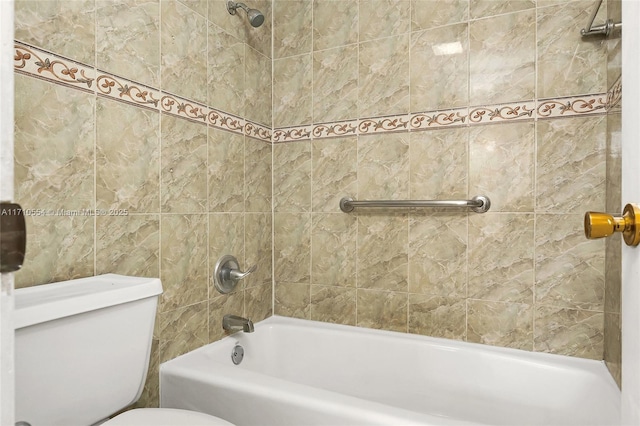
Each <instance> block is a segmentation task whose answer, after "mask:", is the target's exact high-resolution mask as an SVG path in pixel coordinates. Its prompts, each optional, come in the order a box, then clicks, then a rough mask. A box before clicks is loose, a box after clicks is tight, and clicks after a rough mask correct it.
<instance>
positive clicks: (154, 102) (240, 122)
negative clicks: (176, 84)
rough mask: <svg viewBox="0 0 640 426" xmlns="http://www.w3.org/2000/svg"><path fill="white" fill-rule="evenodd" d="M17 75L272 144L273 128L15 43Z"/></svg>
mask: <svg viewBox="0 0 640 426" xmlns="http://www.w3.org/2000/svg"><path fill="white" fill-rule="evenodd" d="M14 69H15V71H16V72H18V73H21V74H24V75H28V76H31V77H36V78H40V79H43V80H47V81H50V82H53V83H56V84H61V85H65V86H68V87H73V88H76V89H80V90H84V91H86V92H89V93H95V94H96V95H98V96H103V97H106V98H110V99H114V100H117V101H121V102H126V103H129V104H133V105H137V106H139V107H143V108H149V109H153V110H156V111H158V112H163V113H165V114H171V115H174V116H177V117H181V118H185V119H187V120H191V121H195V122H198V123H202V124H205V125H209V126H212V127H216V128H219V129H222V130H227V131H230V132H233V133H239V134H244V135H247V136H249V137H251V138H254V139H259V140H262V141H264V142H271V137H272V136H271V133H272V132H271V129H270V128H268V127H266V126H263V125H261V124H258V123H254V122H250V121H247V120H244V119H242V118H240V117H236V116H234V115H232V114H228V113H226V112H223V111H219V110H217V109H215V108H211V107H209V106H206V105H202V104H200V103H198V102H194V101H192V100H188V99H184V98H181V97H179V96H176V95H174V94H172V93H168V92H163V91H161V90H159V89H155V88H153V87H150V86H145V85H143V84H140V83H137V82H135V81H131V80H128V79H126V78H122V77H118V76H116V75H113V74H110V73H108V72H106V71H102V70H98V69H96V68H94V67H91V66H88V65H85V64H81V63H79V62H76V61H73V60H71V59H68V58H64V57H62V56H59V55H55V54H53V53H51V52H47V51H45V50H42V49H39V48H36V47H33V46H29V45H28V44H25V43H21V42H18V41H16V42H15V56H14Z"/></svg>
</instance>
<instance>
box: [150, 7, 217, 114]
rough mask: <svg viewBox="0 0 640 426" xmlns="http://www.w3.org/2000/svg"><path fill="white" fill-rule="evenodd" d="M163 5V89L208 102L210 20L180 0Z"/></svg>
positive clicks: (161, 28)
mask: <svg viewBox="0 0 640 426" xmlns="http://www.w3.org/2000/svg"><path fill="white" fill-rule="evenodd" d="M161 7H162V10H161V14H162V15H161V16H162V22H161V26H160V30H161V31H160V40H161V54H162V56H161V72H162V90H166V91H168V92H171V93H173V94H175V95H178V96H182V97H185V98H188V99H193V100H195V101H198V102H207V91H206V90H204V88H205V87H206V84H207V56H206V55H204V54H203V52H206V51H207V21H206V19H205V18H204V17H203V16H201V15H199V14H197V13H196V12H194V11H193V10H191V9H189V8H188V7H187V6H185V5H184V4H182V3H179V2H177V1H162V2H161Z"/></svg>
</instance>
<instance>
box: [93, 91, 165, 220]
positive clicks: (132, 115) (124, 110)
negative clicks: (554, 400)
mask: <svg viewBox="0 0 640 426" xmlns="http://www.w3.org/2000/svg"><path fill="white" fill-rule="evenodd" d="M96 114H97V116H96V134H97V139H96V208H98V209H106V210H108V209H126V210H128V211H129V213H152V212H158V210H159V208H160V135H159V133H160V114H159V113H158V112H156V111H150V110H147V109H144V108H137V107H135V106H132V105H127V104H124V103H120V102H114V101H111V100H106V99H102V98H98V100H97V106H96Z"/></svg>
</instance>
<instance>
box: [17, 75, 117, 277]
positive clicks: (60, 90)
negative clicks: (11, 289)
mask: <svg viewBox="0 0 640 426" xmlns="http://www.w3.org/2000/svg"><path fill="white" fill-rule="evenodd" d="M15 85H16V88H15V90H16V97H15V127H14V138H15V147H14V173H15V177H14V181H15V198H16V200H19V201H20V203H21V204H22V206H24V208H30V209H43V210H44V209H64V210H80V209H94V208H95V204H94V187H93V180H94V145H95V124H96V118H95V113H94V111H95V103H96V100H95V97H94V96H92V95H89V94H87V93H84V92H81V91H78V90H73V89H69V88H66V87H64V86H59V85H56V84H50V83H46V82H44V81H40V80H37V79H33V78H29V77H25V76H22V75H20V74H16V76H15ZM61 105H64V107H61ZM120 136H121V137H122V136H124V137H126V135H122V134H121V135H120ZM18 275H19V274H18ZM18 275H16V276H18Z"/></svg>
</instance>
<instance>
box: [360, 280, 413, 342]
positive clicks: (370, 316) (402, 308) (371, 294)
mask: <svg viewBox="0 0 640 426" xmlns="http://www.w3.org/2000/svg"><path fill="white" fill-rule="evenodd" d="M407 296H408V294H407V293H396V292H393V291H379V290H365V289H358V291H357V295H356V297H357V299H356V303H357V312H356V315H357V319H358V323H357V326H358V327H366V328H376V329H382V330H390V331H400V332H403V333H406V332H407V309H408V303H407Z"/></svg>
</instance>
